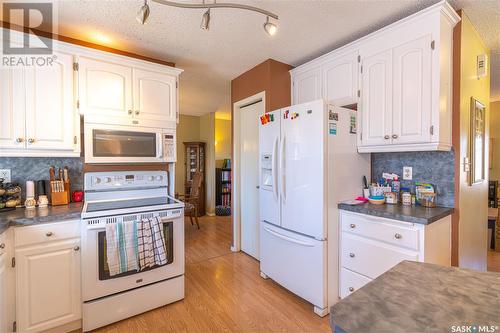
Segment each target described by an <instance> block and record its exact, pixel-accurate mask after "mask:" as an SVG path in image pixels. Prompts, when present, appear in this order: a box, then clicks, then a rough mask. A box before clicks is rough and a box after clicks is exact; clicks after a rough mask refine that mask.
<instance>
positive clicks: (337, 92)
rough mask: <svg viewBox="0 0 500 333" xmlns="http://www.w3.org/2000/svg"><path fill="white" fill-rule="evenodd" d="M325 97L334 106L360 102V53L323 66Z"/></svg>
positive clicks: (353, 53)
mask: <svg viewBox="0 0 500 333" xmlns="http://www.w3.org/2000/svg"><path fill="white" fill-rule="evenodd" d="M322 72H323V96H324V98H325V99H326V100H327V101H328V103H331V104H333V105H337V106H343V105H350V104H356V103H357V102H358V51H355V52H351V53H349V54H346V55H344V56H342V57H339V58H336V59H333V60H331V61H329V62H327V63H326V64H325V65H323V68H322Z"/></svg>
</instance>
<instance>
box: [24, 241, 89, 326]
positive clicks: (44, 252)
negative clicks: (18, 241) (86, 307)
mask: <svg viewBox="0 0 500 333" xmlns="http://www.w3.org/2000/svg"><path fill="white" fill-rule="evenodd" d="M79 246H80V240H79V239H70V240H65V241H57V242H53V243H50V244H42V245H35V246H30V247H27V248H24V249H20V250H16V290H17V305H16V307H17V310H16V313H17V330H18V332H21V333H24V332H41V331H45V330H48V329H51V328H54V327H58V326H61V325H64V324H67V323H70V322H72V321H75V320H78V319H80V318H81V306H82V304H81V289H80V251H79Z"/></svg>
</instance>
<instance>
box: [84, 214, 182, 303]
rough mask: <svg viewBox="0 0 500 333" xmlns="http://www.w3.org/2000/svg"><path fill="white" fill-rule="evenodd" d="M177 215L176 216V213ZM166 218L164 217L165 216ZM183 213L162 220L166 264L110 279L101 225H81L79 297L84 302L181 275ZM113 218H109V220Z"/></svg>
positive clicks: (104, 238) (90, 220)
mask: <svg viewBox="0 0 500 333" xmlns="http://www.w3.org/2000/svg"><path fill="white" fill-rule="evenodd" d="M179 212H180V213H179ZM165 215H166V214H165ZM182 216H183V211H182V209H180V210H179V209H177V210H176V214H175V216H169V217H163V218H162V222H163V230H164V236H165V245H166V250H167V264H166V265H163V266H156V267H153V268H151V269H147V270H143V271H130V272H126V273H122V274H118V275H114V276H110V274H109V270H108V265H107V258H106V229H105V225H104V226H102V225H99V226H98V227H96V225H95V224H94V223H96V221H98V220H99V219H89V220H83V223H82V228H83V230H82V263H83V264H82V295H83V301H84V302H88V301H91V300H95V299H97V298H100V297H104V296H108V295H113V294H116V293H119V292H123V291H127V290H130V289H134V288H137V287H141V286H145V285H148V284H151V283H155V282H158V281H162V280H166V279H170V278H173V277H176V276H180V275H183V274H184V223H183V218H182ZM113 218H116V217H110V218H108V219H113Z"/></svg>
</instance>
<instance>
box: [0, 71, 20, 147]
mask: <svg viewBox="0 0 500 333" xmlns="http://www.w3.org/2000/svg"><path fill="white" fill-rule="evenodd" d="M23 75H24V70H23V69H21V68H15V69H14V68H6V67H3V68H0V149H2V148H8V149H9V148H11V149H23V148H25V146H26V145H25V137H26V135H25V126H24V117H25V114H26V113H25V94H24V84H23Z"/></svg>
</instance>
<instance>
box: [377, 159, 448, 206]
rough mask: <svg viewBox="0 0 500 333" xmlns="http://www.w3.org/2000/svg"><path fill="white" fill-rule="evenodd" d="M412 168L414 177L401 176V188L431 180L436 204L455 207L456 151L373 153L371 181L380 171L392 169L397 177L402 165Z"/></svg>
mask: <svg viewBox="0 0 500 333" xmlns="http://www.w3.org/2000/svg"><path fill="white" fill-rule="evenodd" d="M405 166H409V167H412V168H413V179H412V180H403V179H401V187H411V185H412V184H414V183H415V182H426V183H431V184H433V185H434V186H435V187H436V191H437V204H438V205H439V206H445V207H454V204H455V192H454V191H455V153H454V151H453V150H452V151H448V152H441V151H435V152H405V153H373V154H372V174H371V176H372V180H374V181H375V180H378V179H379V178H380V177H382V173H383V172H393V173H395V174H397V175H399V176H400V177H402V174H403V167H405Z"/></svg>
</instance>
